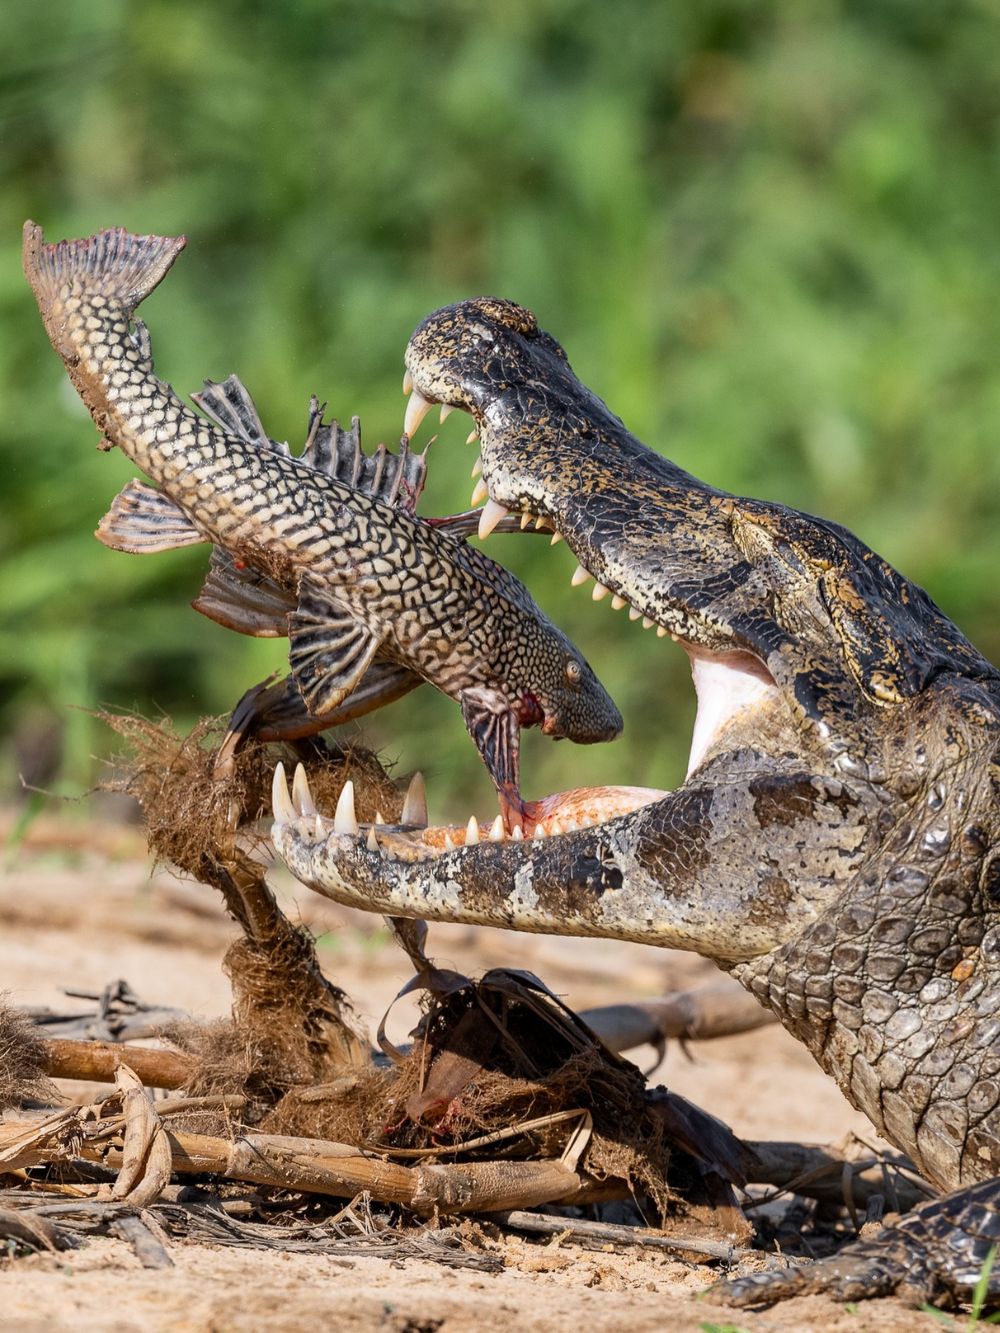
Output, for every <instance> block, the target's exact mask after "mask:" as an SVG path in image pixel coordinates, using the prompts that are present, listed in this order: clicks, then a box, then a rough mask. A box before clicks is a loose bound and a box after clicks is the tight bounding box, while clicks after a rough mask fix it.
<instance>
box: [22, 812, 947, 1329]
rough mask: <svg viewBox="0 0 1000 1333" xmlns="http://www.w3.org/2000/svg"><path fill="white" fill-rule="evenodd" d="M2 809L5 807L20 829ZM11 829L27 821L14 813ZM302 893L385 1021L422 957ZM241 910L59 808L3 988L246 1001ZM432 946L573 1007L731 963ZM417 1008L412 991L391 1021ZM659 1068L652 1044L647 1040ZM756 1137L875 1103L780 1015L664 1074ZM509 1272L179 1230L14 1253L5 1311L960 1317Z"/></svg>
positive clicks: (501, 942)
mask: <svg viewBox="0 0 1000 1333" xmlns="http://www.w3.org/2000/svg"><path fill="white" fill-rule="evenodd" d="M2 828H3V822H2V821H0V829H2ZM7 828H8V829H9V828H10V821H9V820H8V821H7ZM275 883H276V885H277V887H278V888H279V891H280V893H281V895H282V898H283V902H284V906H285V909H286V911H288V912H289V914H290V915H293V916H296V917H298V918H300V919H301V920H303V921H305V922H306V923H307V924H308V925H309V926H310V927H311V928H312V930H313V931H314V932H315V934H316V935H317V936H318V937H319V940H320V952H321V958H322V960H323V963H324V966H325V968H326V971H327V974H328V975H329V976H330V977H331V979H333V980H335V981H336V982H337V983H338V984H340V985H341V986H343V987H344V988H345V989H346V990H347V991H348V993H349V994H350V995H351V996H352V997H353V998H354V1000H355V1003H356V1005H357V1007H358V1009H359V1011H360V1013H361V1014H362V1015H363V1017H364V1018H365V1019H366V1021H367V1022H368V1024H369V1028H370V1030H372V1031H373V1030H374V1027H375V1025H376V1023H377V1021H378V1019H379V1018H380V1017H381V1015H382V1013H383V1012H384V1010H385V1008H386V1007H387V1005H388V1004H389V1002H390V1001H391V1000H392V998H393V996H394V995H395V994H396V992H397V990H398V989H399V988H400V986H401V985H402V984H403V983H404V982H405V981H406V980H408V978H409V976H410V971H409V968H408V965H407V962H406V959H405V958H404V957H403V956H402V954H401V953H399V951H398V950H397V949H396V948H395V946H394V945H393V944H392V943H391V942H390V940H389V937H388V934H387V932H386V931H385V929H384V927H383V926H382V923H381V921H380V919H379V918H377V917H370V916H367V915H365V914H363V913H357V912H351V911H349V910H347V909H342V908H340V907H338V906H336V905H335V904H333V903H329V902H327V901H325V900H323V899H321V898H319V897H317V896H315V895H312V894H310V893H309V892H308V891H307V890H305V889H303V888H302V887H301V886H300V885H296V884H294V882H293V881H291V880H290V879H288V878H287V877H285V878H282V877H281V875H278V874H276V875H275ZM233 936H234V930H233V927H232V926H231V925H230V923H229V922H228V920H227V918H226V917H225V915H224V913H223V912H222V911H221V909H220V908H219V906H218V903H217V902H216V900H215V898H214V895H213V894H212V893H211V892H210V891H209V890H207V889H204V888H202V887H201V886H198V885H192V884H187V883H183V882H181V881H179V880H178V879H176V878H175V877H173V876H171V875H170V874H168V873H165V872H160V871H156V872H152V873H151V871H150V867H149V864H148V861H147V860H146V858H145V857H144V856H143V855H142V850H141V842H140V839H139V835H138V834H137V833H135V832H134V831H131V830H129V829H124V828H119V827H117V826H112V825H101V824H94V823H89V824H88V823H75V824H65V823H64V824H58V823H53V822H50V821H47V820H39V821H36V823H35V824H34V825H33V826H32V828H31V830H30V833H29V836H28V838H27V839H26V840H25V841H24V843H23V844H22V845H21V846H20V847H19V848H17V849H16V850H15V851H11V850H9V849H8V851H7V852H6V854H5V861H3V862H0V989H2V990H6V991H7V992H8V993H9V995H10V998H11V999H12V1000H13V1001H14V1002H15V1003H18V1004H51V1005H53V1006H62V1007H65V999H64V997H63V996H62V993H61V990H60V988H61V987H62V986H71V987H74V988H77V989H88V988H90V989H94V990H99V989H100V988H101V987H103V986H104V985H106V984H107V983H108V982H109V981H111V980H113V979H115V978H118V977H124V978H126V979H127V980H128V981H129V982H130V983H131V984H132V986H133V987H134V988H135V989H136V990H137V991H138V992H139V994H141V995H142V997H143V998H144V999H145V1000H147V1001H149V1002H155V1003H162V1004H169V1005H176V1006H179V1007H181V1008H184V1009H187V1010H188V1011H190V1012H192V1013H195V1014H199V1015H202V1016H206V1017H209V1016H214V1015H219V1014H223V1013H225V1012H227V1010H228V1005H229V989H228V984H227V982H226V979H225V977H224V976H223V974H222V971H221V968H220V965H219V964H220V959H221V957H222V955H223V953H224V951H225V948H226V945H227V943H228V942H229V940H230V939H232V938H233ZM430 952H431V954H432V955H433V956H434V957H435V958H436V959H437V960H438V961H439V962H442V963H446V962H450V963H453V964H454V965H456V966H458V967H460V968H461V969H462V970H463V971H466V972H477V971H482V970H484V969H486V968H487V967H491V966H496V965H500V964H505V965H508V966H516V967H524V968H528V969H530V970H531V971H533V972H535V973H537V974H538V975H539V976H541V977H542V979H543V980H544V981H545V982H546V983H547V984H548V985H549V986H551V987H552V988H553V989H554V990H555V991H557V992H559V993H560V994H562V995H563V996H565V998H566V999H567V1001H568V1002H569V1003H570V1004H571V1005H573V1007H574V1008H577V1009H582V1008H587V1007H589V1006H592V1005H599V1004H609V1003H612V1002H614V1001H619V1000H626V999H630V998H640V997H648V996H654V995H658V994H662V993H663V992H665V991H667V990H674V989H681V988H684V987H688V986H692V985H697V984H700V983H703V982H710V981H713V980H717V979H718V973H717V972H716V970H715V968H714V967H712V965H711V964H709V963H706V962H704V961H702V960H700V959H698V958H694V957H691V956H688V955H683V954H677V953H673V952H668V951H664V950H657V949H651V948H644V947H643V946H641V945H628V944H619V943H615V942H612V941H596V942H595V941H585V940H577V939H573V940H569V939H567V940H561V939H557V938H552V937H542V936H534V937H533V936H527V935H515V934H512V933H508V932H503V931H494V930H481V929H471V928H467V927H458V926H455V927H450V926H434V927H432V928H431V948H430ZM412 1014H413V1011H412V1010H409V1011H407V1010H406V1008H405V1005H404V1004H400V1005H399V1006H398V1007H397V1009H396V1010H394V1012H393V1020H392V1023H391V1025H390V1035H395V1036H396V1037H398V1038H402V1037H403V1036H404V1034H405V1032H406V1029H407V1028H408V1026H409V1019H410V1018H411V1017H412ZM633 1054H634V1057H635V1058H636V1059H637V1061H638V1062H639V1063H640V1064H642V1065H643V1067H648V1065H649V1064H650V1063H651V1060H652V1058H653V1056H652V1052H651V1051H650V1050H649V1049H647V1050H644V1051H639V1052H635V1053H633ZM654 1079H655V1081H659V1082H663V1083H665V1084H667V1085H668V1086H670V1087H671V1088H673V1089H675V1090H676V1091H678V1092H681V1093H683V1094H684V1095H685V1096H688V1097H690V1098H692V1099H693V1100H694V1101H696V1102H698V1103H699V1104H700V1105H701V1106H703V1107H705V1108H706V1109H707V1110H710V1111H712V1112H713V1113H715V1114H716V1115H718V1116H720V1117H721V1118H722V1119H724V1120H726V1121H727V1122H728V1123H729V1124H730V1125H731V1126H732V1127H733V1128H734V1129H735V1131H736V1132H737V1133H738V1134H741V1135H743V1136H745V1137H747V1138H797V1139H803V1140H805V1141H810V1142H833V1141H836V1140H838V1139H841V1138H843V1136H844V1135H845V1134H847V1133H848V1132H850V1131H851V1130H852V1129H856V1130H858V1131H860V1132H862V1133H864V1134H865V1135H866V1136H869V1135H870V1133H871V1130H870V1126H869V1125H868V1122H867V1121H865V1120H864V1118H863V1117H860V1116H858V1115H857V1114H856V1113H855V1112H853V1111H852V1110H851V1108H850V1107H849V1106H848V1105H847V1104H846V1102H845V1101H844V1100H843V1098H842V1097H841V1095H840V1094H839V1092H838V1091H837V1089H836V1088H835V1087H834V1086H833V1084H832V1083H831V1082H830V1080H829V1079H827V1078H826V1077H825V1075H823V1074H822V1073H821V1072H820V1071H819V1070H818V1069H817V1068H816V1067H815V1066H814V1065H813V1063H812V1061H811V1060H810V1058H809V1057H808V1056H807V1055H806V1054H805V1053H804V1052H803V1051H802V1049H801V1048H800V1047H799V1046H798V1044H797V1043H796V1042H794V1041H793V1040H792V1039H791V1038H790V1037H788V1036H787V1034H785V1033H784V1032H782V1031H781V1030H780V1029H777V1028H764V1029H761V1030H760V1031H758V1032H755V1033H750V1034H747V1035H745V1036H742V1037H734V1038H726V1039H722V1040H719V1041H715V1042H711V1043H704V1044H702V1045H700V1046H698V1047H697V1049H696V1050H695V1051H693V1059H688V1058H686V1057H685V1055H684V1054H683V1052H682V1051H681V1050H680V1049H679V1048H677V1047H676V1046H675V1047H672V1048H671V1049H670V1050H669V1051H668V1052H667V1055H666V1057H665V1059H664V1060H663V1062H662V1063H661V1064H660V1066H659V1067H658V1069H657V1070H656V1072H655V1076H654ZM499 1252H500V1253H501V1254H502V1257H503V1261H504V1271H503V1272H502V1273H498V1274H496V1275H484V1274H482V1273H477V1272H470V1271H467V1270H452V1269H447V1268H443V1267H441V1266H439V1265H437V1264H433V1263H429V1262H424V1261H419V1262H418V1261H411V1260H406V1261H405V1263H401V1262H400V1261H398V1260H384V1259H372V1258H368V1257H364V1258H356V1257H351V1258H342V1257H336V1258H334V1257H331V1256H329V1255H317V1256H314V1257H313V1256H308V1255H302V1254H291V1255H289V1254H274V1253H272V1252H263V1251H255V1250H235V1249H227V1248H223V1247H217V1246H211V1245H196V1244H177V1245H175V1246H174V1247H173V1250H172V1254H173V1257H174V1260H175V1263H176V1267H175V1268H174V1269H172V1270H167V1271H148V1270H143V1269H142V1268H141V1267H140V1266H139V1264H138V1262H137V1260H136V1259H135V1258H134V1257H133V1255H132V1253H131V1251H130V1250H129V1249H128V1248H127V1247H126V1246H125V1245H124V1244H122V1243H120V1242H117V1241H113V1240H97V1241H92V1242H90V1243H89V1244H88V1245H87V1246H86V1248H83V1249H80V1250H77V1251H74V1252H72V1253H71V1254H69V1255H59V1256H38V1257H35V1258H31V1259H27V1260H20V1261H18V1262H16V1263H14V1264H9V1263H5V1264H3V1265H2V1266H0V1328H2V1329H4V1330H6V1329H16V1330H31V1331H32V1333H34V1330H39V1331H41V1330H46V1333H47V1331H48V1330H63V1329H66V1330H68V1329H73V1330H75V1331H77V1333H79V1331H80V1330H98V1329H100V1330H102V1333H103V1331H106V1333H126V1331H127V1333H140V1330H141V1331H142V1333H146V1331H147V1330H149V1333H154V1331H155V1333H160V1331H161V1330H164V1331H167V1330H168V1331H169V1333H181V1331H183V1333H201V1331H202V1330H211V1331H212V1333H229V1331H230V1330H233V1331H234V1333H235V1331H236V1330H239V1331H241V1333H242V1331H243V1330H246V1331H247V1333H250V1330H256V1329H265V1328H266V1329H268V1330H274V1331H275V1333H279V1331H280V1333H284V1330H287V1331H288V1333H293V1330H294V1331H295V1333H298V1330H308V1329H312V1328H320V1327H322V1328H324V1329H341V1328H351V1329H373V1330H375V1329H377V1330H386V1331H387V1333H434V1330H438V1329H441V1330H444V1333H459V1330H480V1329H483V1328H488V1327H489V1326H490V1325H491V1324H495V1323H496V1324H500V1325H502V1326H504V1327H507V1326H511V1327H515V1326H516V1327H517V1328H518V1330H519V1333H529V1330H536V1329H537V1330H546V1331H548V1330H562V1329H566V1330H574V1333H575V1330H577V1329H578V1328H579V1327H581V1326H582V1325H586V1326H587V1327H588V1329H630V1330H631V1329H636V1330H641V1329H654V1328H656V1329H664V1328H666V1329H677V1330H716V1329H717V1330H719V1331H720V1333H722V1331H723V1330H725V1331H726V1333H736V1330H740V1329H746V1330H751V1329H752V1330H771V1329H773V1330H783V1331H785V1333H791V1330H805V1329H845V1330H847V1329H850V1330H852V1331H853V1333H861V1331H862V1330H876V1329H878V1330H882V1329H884V1330H920V1329H924V1328H926V1329H940V1328H941V1327H942V1325H941V1323H940V1322H938V1321H937V1320H935V1319H934V1318H932V1317H931V1316H928V1315H924V1314H920V1313H915V1312H913V1311H910V1310H906V1309H904V1307H902V1306H901V1305H900V1304H899V1303H897V1302H896V1301H884V1300H882V1301H872V1302H868V1303H866V1304H864V1305H861V1306H858V1307H856V1308H855V1309H853V1310H851V1309H846V1310H845V1309H844V1308H842V1307H839V1306H836V1305H834V1304H832V1303H831V1302H828V1301H826V1300H824V1299H821V1298H818V1297H808V1298H800V1299H798V1300H795V1301H791V1302H788V1303H786V1304H785V1305H783V1306H780V1307H777V1308H776V1309H774V1310H773V1311H770V1312H765V1313H760V1314H750V1313H746V1312H742V1311H732V1310H729V1309H726V1308H724V1307H722V1306H719V1305H715V1304H713V1303H710V1302H705V1301H700V1300H698V1299H696V1297H697V1293H698V1292H699V1291H700V1290H701V1289H702V1288H703V1287H705V1286H706V1285H707V1284H708V1283H709V1282H710V1281H711V1280H712V1279H713V1277H714V1276H716V1273H715V1271H714V1270H713V1269H711V1268H708V1267H702V1266H698V1265H693V1264H688V1263H684V1262H681V1261H680V1260H678V1259H676V1258H674V1257H673V1256H670V1255H667V1254H662V1253H656V1254H647V1253H645V1252H641V1253H635V1252H634V1251H629V1252H627V1253H624V1252H620V1253H613V1252H612V1253H604V1252H597V1251H593V1250H586V1249H581V1248H578V1247H576V1246H574V1245H572V1244H567V1243H558V1242H548V1241H539V1242H533V1241H528V1240H521V1239H511V1240H507V1241H504V1242H503V1243H502V1245H501V1247H500V1251H499Z"/></svg>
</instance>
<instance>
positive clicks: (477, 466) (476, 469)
mask: <svg viewBox="0 0 1000 1333" xmlns="http://www.w3.org/2000/svg"><path fill="white" fill-rule="evenodd" d="M482 470H483V460H482V456H480V457H479V458H477V459H476V461H475V462H474V463H473V465H472V480H473V481H475V480H476V478H477V477H478V476H479V474H480V472H482Z"/></svg>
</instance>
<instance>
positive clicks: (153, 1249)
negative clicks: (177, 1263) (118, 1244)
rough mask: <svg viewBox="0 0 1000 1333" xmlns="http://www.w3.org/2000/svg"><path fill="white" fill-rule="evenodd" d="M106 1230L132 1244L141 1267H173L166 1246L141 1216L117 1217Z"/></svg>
mask: <svg viewBox="0 0 1000 1333" xmlns="http://www.w3.org/2000/svg"><path fill="white" fill-rule="evenodd" d="M108 1230H109V1231H110V1232H111V1234H112V1235H113V1236H117V1237H118V1238H119V1240H123V1241H125V1242H126V1243H127V1244H129V1245H131V1246H132V1251H133V1253H134V1254H135V1257H136V1258H137V1259H138V1260H139V1262H140V1263H141V1264H142V1266H143V1268H173V1266H174V1261H173V1259H171V1257H170V1255H169V1254H168V1253H167V1249H166V1246H165V1245H164V1244H163V1242H162V1241H161V1240H160V1238H159V1237H158V1236H156V1235H155V1234H154V1233H153V1230H152V1228H151V1227H149V1226H148V1225H147V1223H146V1222H145V1221H144V1220H143V1218H142V1217H141V1216H136V1215H132V1216H129V1215H126V1216H124V1217H117V1218H115V1220H114V1221H113V1222H112V1223H111V1225H110V1226H109V1227H108Z"/></svg>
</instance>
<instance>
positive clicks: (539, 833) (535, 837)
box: [531, 824, 545, 842]
mask: <svg viewBox="0 0 1000 1333" xmlns="http://www.w3.org/2000/svg"><path fill="white" fill-rule="evenodd" d="M544 837H545V830H544V828H542V826H541V824H536V825H535V831H534V833H533V834H532V838H531V840H532V842H539V841H541V839H542V838H544Z"/></svg>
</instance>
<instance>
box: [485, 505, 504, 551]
mask: <svg viewBox="0 0 1000 1333" xmlns="http://www.w3.org/2000/svg"><path fill="white" fill-rule="evenodd" d="M506 517H507V510H506V509H504V507H503V505H498V504H497V502H496V500H487V501H486V503H485V504H484V505H483V512H482V513H481V514H480V515H479V538H480V541H485V540H486V538H487V537H488V536H489V535H490V533H491V532H492V531H493V529H494V528H495V527H496V525H497V524H498V523H499V522H500V520H501V519H502V518H506Z"/></svg>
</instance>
